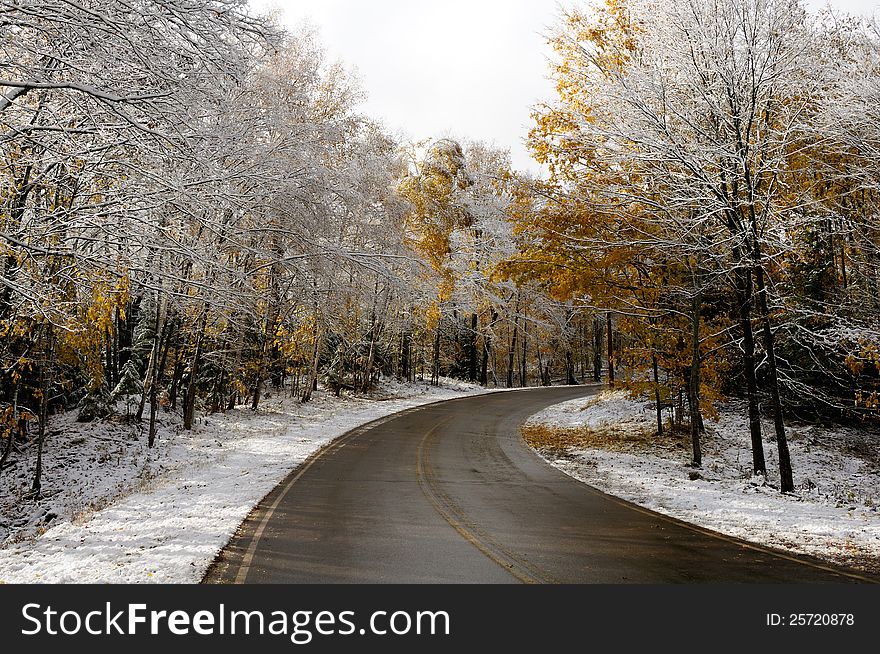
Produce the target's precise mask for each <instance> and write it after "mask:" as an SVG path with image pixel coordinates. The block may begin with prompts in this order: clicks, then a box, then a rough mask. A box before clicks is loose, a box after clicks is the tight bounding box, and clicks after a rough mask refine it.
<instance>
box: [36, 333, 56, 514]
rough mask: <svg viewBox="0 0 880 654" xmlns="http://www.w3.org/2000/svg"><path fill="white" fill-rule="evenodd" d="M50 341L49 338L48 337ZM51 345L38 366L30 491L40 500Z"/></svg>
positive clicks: (47, 412) (47, 415) (47, 414)
mask: <svg viewBox="0 0 880 654" xmlns="http://www.w3.org/2000/svg"><path fill="white" fill-rule="evenodd" d="M49 338H50V341H51V336H50V337H49ZM51 350H52V348H51V345H50V347H48V348H47V353H46V360H45V361H43V363H41V364H40V392H41V394H40V409H39V411H40V420H39V428H38V430H37V463H36V466H34V482H33V484H32V485H31V490H33V492H34V497H35V498H36V499H41V498H42V492H41V491H42V488H43V444H44V443H45V441H46V421H47V420H48V418H49V411H48V408H49V382H48V376H47V375H46V366H47V365H48V362H49V361H50V360H51V358H52V354H51Z"/></svg>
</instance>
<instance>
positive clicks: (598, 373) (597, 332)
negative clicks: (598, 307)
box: [593, 316, 602, 384]
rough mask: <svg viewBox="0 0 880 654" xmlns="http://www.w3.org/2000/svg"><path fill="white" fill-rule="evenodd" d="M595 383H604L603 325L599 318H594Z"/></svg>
mask: <svg viewBox="0 0 880 654" xmlns="http://www.w3.org/2000/svg"><path fill="white" fill-rule="evenodd" d="M593 381H594V382H596V383H597V384H598V383H599V382H600V381H602V325H601V324H600V323H599V316H596V317H594V318H593Z"/></svg>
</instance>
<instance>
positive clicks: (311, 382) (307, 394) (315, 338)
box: [300, 309, 321, 403]
mask: <svg viewBox="0 0 880 654" xmlns="http://www.w3.org/2000/svg"><path fill="white" fill-rule="evenodd" d="M320 356H321V338H320V331H319V329H318V320H317V309H316V310H315V328H314V331H313V332H312V360H311V362H310V365H309V377H308V380H307V383H306V384H305V388H303V394H302V397H301V398H300V401H301V402H304V403H305V402H311V401H312V393H314V392H315V391H316V390H318V388H317V386H318V361H319V359H320Z"/></svg>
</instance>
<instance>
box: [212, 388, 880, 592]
mask: <svg viewBox="0 0 880 654" xmlns="http://www.w3.org/2000/svg"><path fill="white" fill-rule="evenodd" d="M595 390H596V387H592V388H591V387H556V388H543V389H533V390H528V391H514V392H506V393H492V394H487V395H478V396H473V397H467V398H462V399H456V400H450V401H447V402H439V403H436V404H430V405H427V406H424V407H420V408H417V409H410V410H408V411H404V412H402V413H399V414H395V415H393V416H390V417H389V418H384V419H382V420H379V421H376V422H374V423H370V424H368V425H365V426H363V427H360V428H358V429H355V430H353V431H352V432H349V433H348V434H346V435H345V436H343V437H342V438H340V439H338V440H337V441H335V442H334V443H333V444H331V445H330V446H328V447H327V448H325V449H324V450H322V451H321V452H319V453H318V454H317V455H315V456H313V457H312V458H310V459H309V460H308V461H307V462H306V463H305V464H303V465H302V466H300V467H299V468H298V469H297V470H295V471H293V472H292V473H291V475H290V476H289V477H288V478H287V479H286V480H285V481H284V482H283V483H281V484H280V485H279V486H278V487H277V488H276V489H275V490H274V491H273V492H272V493H270V494H269V495H268V496H267V497H266V498H265V499H264V500H263V501H262V502H261V504H260V505H259V506H258V507H257V508H256V509H255V510H254V511H253V512H252V513H251V515H250V516H249V517H248V519H247V520H246V521H245V522H244V524H243V525H242V526H241V528H240V529H239V531H238V533H237V534H236V535H235V537H233V539H232V540H231V541H230V543H229V545H228V546H227V547H226V548H225V549H224V550H223V552H221V554H220V556H219V557H218V559H217V561H216V562H215V564H214V565H213V566H212V567H211V569H210V570H209V571H208V574H207V575H206V576H205V581H206V582H208V583H518V582H525V583H702V582H746V583H752V582H754V583H782V582H796V583H823V582H831V583H839V582H848V581H849V582H852V581H871V579H868V578H866V577H860V576H859V575H857V574H854V573H852V572H851V571H847V570H844V569H838V568H835V567H833V566H830V565H827V564H823V563H821V562H820V561H818V560H815V559H811V558H807V557H799V556H791V555H785V554H783V553H781V552H773V551H770V550H766V549H763V548H760V547H756V546H753V545H749V544H748V543H745V542H743V541H738V540H736V539H733V538H727V537H724V536H720V535H718V534H713V533H711V532H707V531H705V530H701V529H697V528H694V527H692V526H690V525H686V524H685V523H682V522H679V521H676V520H672V519H670V518H667V517H664V516H661V515H659V514H656V513H653V512H650V511H647V510H645V509H641V508H639V507H636V506H634V505H631V504H628V503H626V502H623V501H621V500H619V499H617V498H613V497H610V496H608V495H605V494H603V493H601V492H599V491H598V490H595V489H593V488H591V487H590V486H587V485H585V484H582V483H580V482H578V481H575V480H573V479H571V478H570V477H568V476H566V475H565V474H563V473H561V472H559V471H558V470H556V469H555V468H553V467H551V466H549V465H547V464H546V463H545V462H543V461H542V460H541V459H540V458H539V457H537V456H536V455H535V454H534V452H532V451H531V450H530V449H529V448H528V446H527V445H526V444H525V443H524V442H523V440H522V438H521V437H520V434H519V426H520V425H521V424H522V422H523V421H524V420H525V419H526V418H527V417H528V416H530V415H532V414H534V413H536V412H537V411H539V410H541V409H542V408H544V407H546V406H549V405H551V404H554V403H556V402H562V401H565V400H569V399H573V398H576V397H581V396H585V395H588V394H590V393H594V392H595Z"/></svg>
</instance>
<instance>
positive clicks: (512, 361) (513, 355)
mask: <svg viewBox="0 0 880 654" xmlns="http://www.w3.org/2000/svg"><path fill="white" fill-rule="evenodd" d="M518 332H519V317H518V316H517V317H514V319H513V336H512V337H511V339H510V351H509V352H508V356H507V388H513V367H514V364H515V361H516V339H517V335H518Z"/></svg>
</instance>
